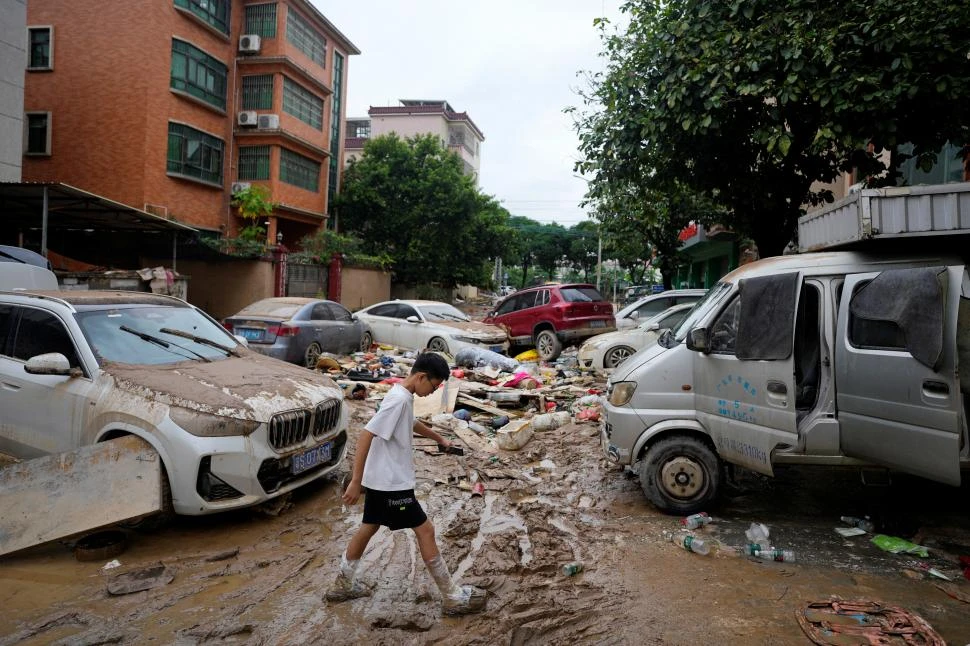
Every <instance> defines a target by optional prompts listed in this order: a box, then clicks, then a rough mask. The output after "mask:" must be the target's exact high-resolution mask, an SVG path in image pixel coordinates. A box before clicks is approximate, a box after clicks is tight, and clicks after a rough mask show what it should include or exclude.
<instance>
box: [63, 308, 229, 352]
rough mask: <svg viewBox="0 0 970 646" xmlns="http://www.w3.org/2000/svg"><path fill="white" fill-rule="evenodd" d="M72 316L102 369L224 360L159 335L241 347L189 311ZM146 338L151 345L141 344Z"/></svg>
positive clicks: (205, 348) (205, 347) (206, 348)
mask: <svg viewBox="0 0 970 646" xmlns="http://www.w3.org/2000/svg"><path fill="white" fill-rule="evenodd" d="M75 316H76V317H77V321H78V324H79V325H80V326H81V331H82V332H83V333H84V336H85V337H86V338H87V340H88V343H89V344H91V349H92V350H93V351H94V355H95V356H96V357H97V358H98V363H101V364H103V363H104V362H105V361H113V362H117V363H127V364H133V365H158V364H165V363H177V362H179V361H187V360H191V361H204V360H209V361H218V360H220V359H225V358H226V353H225V352H224V351H223V350H220V349H219V348H216V347H213V346H212V345H209V344H207V343H204V342H199V341H194V340H192V339H189V338H186V336H185V335H184V334H172V333H170V332H165V331H163V329H165V330H171V331H178V332H182V333H189V334H190V335H194V336H197V337H200V338H202V339H208V340H209V341H212V342H215V343H217V344H219V345H221V346H224V347H227V348H238V347H239V344H238V343H237V342H236V340H235V339H233V338H232V336H231V335H229V334H228V333H227V332H226V331H225V330H223V329H222V328H221V327H219V326H218V325H216V324H215V323H213V322H212V321H210V320H209V319H208V318H206V317H205V316H203V315H202V314H200V313H199V312H198V311H196V310H194V309H192V308H191V307H168V306H155V305H152V306H148V305H146V306H137V307H119V308H116V309H109V310H95V311H88V312H79V313H78V314H76V315H75ZM122 328H124V329H122ZM139 334H141V335H145V336H139ZM148 336H150V337H153V338H154V339H155V340H151V339H149V338H145V337H148ZM158 341H161V342H162V343H159V342H158ZM166 346H167V347H166Z"/></svg>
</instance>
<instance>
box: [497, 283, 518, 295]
mask: <svg viewBox="0 0 970 646" xmlns="http://www.w3.org/2000/svg"><path fill="white" fill-rule="evenodd" d="M514 293H515V288H514V287H512V286H511V285H502V287H501V288H499V291H498V295H499V296H508V295H509V294H514Z"/></svg>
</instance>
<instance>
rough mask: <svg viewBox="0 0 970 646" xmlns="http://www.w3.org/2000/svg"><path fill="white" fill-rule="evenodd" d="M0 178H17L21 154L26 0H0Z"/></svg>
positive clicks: (19, 170)
mask: <svg viewBox="0 0 970 646" xmlns="http://www.w3.org/2000/svg"><path fill="white" fill-rule="evenodd" d="M0 16H3V18H0V182H19V181H20V179H21V168H22V166H23V161H22V160H23V154H24V118H23V114H24V67H25V65H26V64H27V45H26V41H27V29H26V27H27V1H26V0H0Z"/></svg>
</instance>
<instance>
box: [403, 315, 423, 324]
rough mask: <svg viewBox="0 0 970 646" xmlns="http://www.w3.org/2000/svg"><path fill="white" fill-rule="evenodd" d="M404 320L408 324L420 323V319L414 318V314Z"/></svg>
mask: <svg viewBox="0 0 970 646" xmlns="http://www.w3.org/2000/svg"><path fill="white" fill-rule="evenodd" d="M404 320H405V321H407V322H408V323H420V322H421V319H419V318H418V317H417V316H415V315H414V314H412V315H411V316H409V317H407V318H406V319H404Z"/></svg>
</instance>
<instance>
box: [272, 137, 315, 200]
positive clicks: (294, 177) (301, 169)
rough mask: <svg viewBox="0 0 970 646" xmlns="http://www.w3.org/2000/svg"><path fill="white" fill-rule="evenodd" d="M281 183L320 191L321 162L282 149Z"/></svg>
mask: <svg viewBox="0 0 970 646" xmlns="http://www.w3.org/2000/svg"><path fill="white" fill-rule="evenodd" d="M280 181H282V182H286V183H287V184H292V185H293V186H299V187H300V188H305V189H306V190H308V191H318V190H320V162H316V161H313V160H312V159H310V158H309V157H304V156H303V155H300V154H299V153H295V152H293V151H292V150H288V149H286V148H280Z"/></svg>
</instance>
